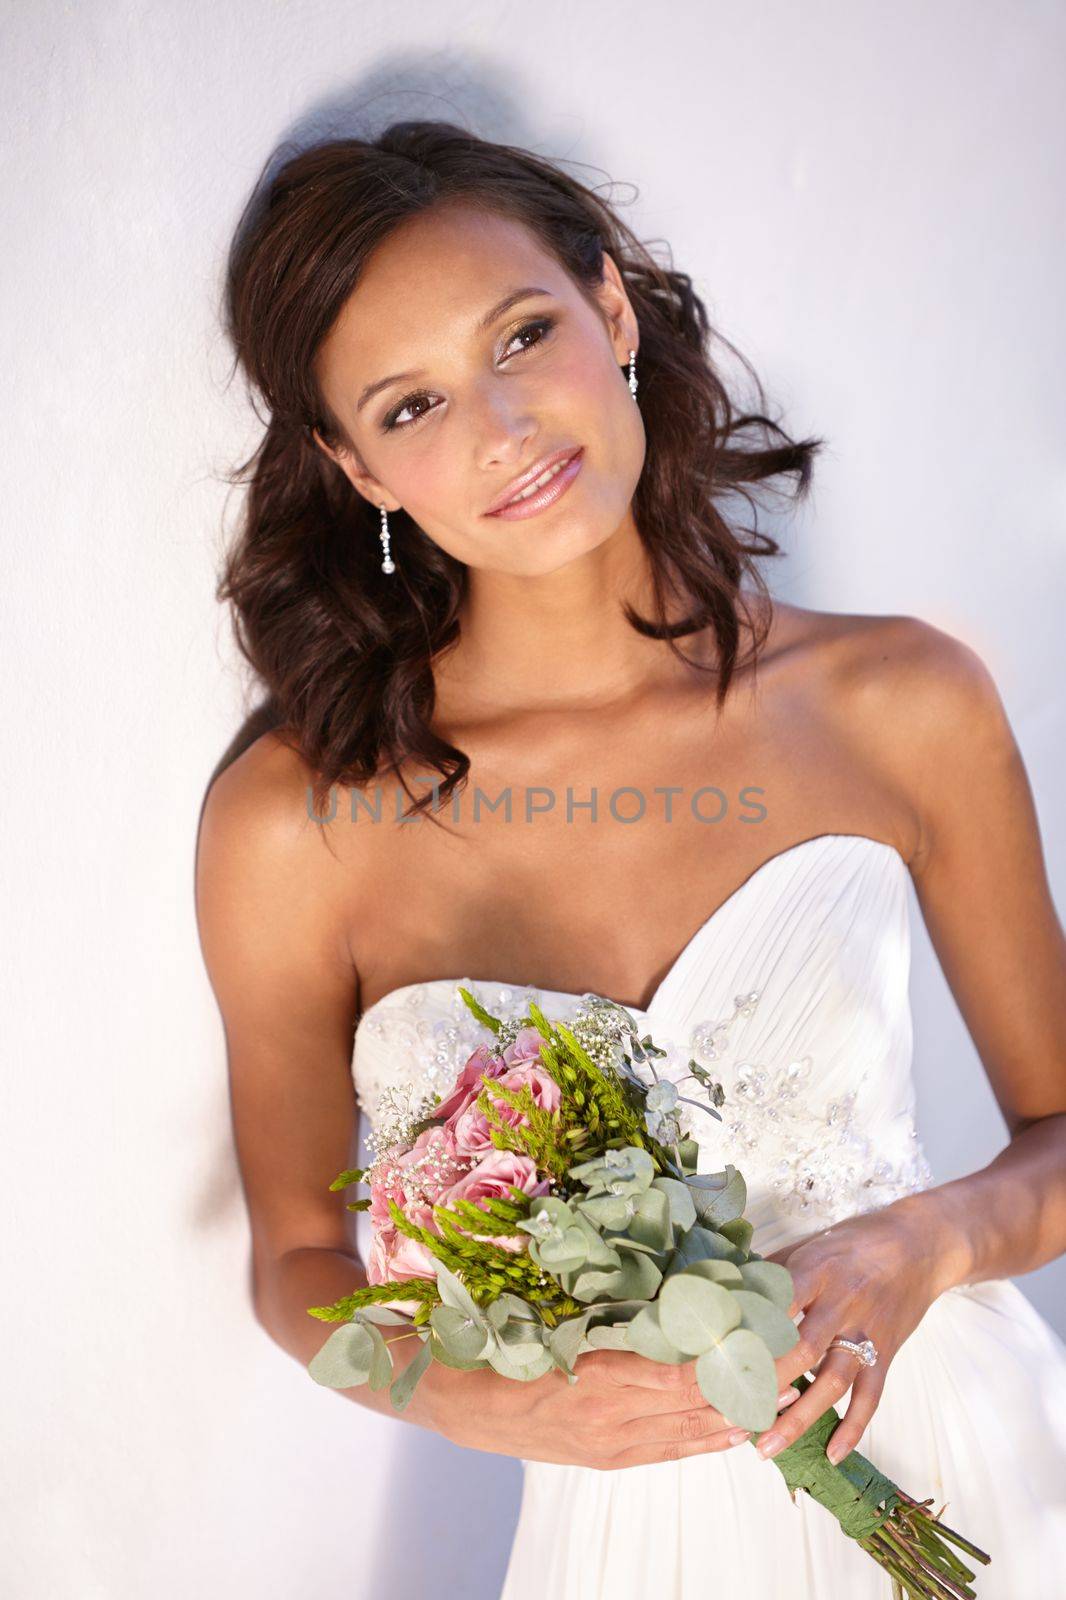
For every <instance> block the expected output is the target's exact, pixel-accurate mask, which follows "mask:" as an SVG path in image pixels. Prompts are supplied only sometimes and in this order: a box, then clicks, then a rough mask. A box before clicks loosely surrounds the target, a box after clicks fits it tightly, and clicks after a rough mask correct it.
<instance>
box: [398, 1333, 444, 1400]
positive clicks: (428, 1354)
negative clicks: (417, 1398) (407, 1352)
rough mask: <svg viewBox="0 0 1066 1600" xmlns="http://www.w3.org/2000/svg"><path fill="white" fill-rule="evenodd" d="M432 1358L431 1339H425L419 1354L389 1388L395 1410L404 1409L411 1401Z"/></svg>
mask: <svg viewBox="0 0 1066 1600" xmlns="http://www.w3.org/2000/svg"><path fill="white" fill-rule="evenodd" d="M432 1359H433V1352H432V1350H431V1349H430V1348H429V1339H428V1338H427V1339H425V1340H424V1341H423V1343H422V1348H421V1350H419V1352H418V1354H417V1355H416V1356H414V1357H413V1358H412V1359H411V1361H410V1362H409V1363H408V1364H407V1366H406V1367H405V1368H404V1369H403V1371H402V1372H401V1373H400V1375H399V1377H398V1378H395V1379H394V1380H393V1384H392V1387H391V1389H390V1390H389V1399H390V1400H391V1401H392V1405H393V1408H394V1410H396V1411H403V1410H404V1408H405V1407H406V1406H407V1405H408V1404H409V1403H410V1400H411V1396H412V1395H413V1394H414V1392H415V1390H416V1388H417V1387H418V1380H419V1378H421V1376H422V1374H423V1372H425V1370H426V1368H427V1367H428V1366H429V1363H430V1361H431V1360H432Z"/></svg>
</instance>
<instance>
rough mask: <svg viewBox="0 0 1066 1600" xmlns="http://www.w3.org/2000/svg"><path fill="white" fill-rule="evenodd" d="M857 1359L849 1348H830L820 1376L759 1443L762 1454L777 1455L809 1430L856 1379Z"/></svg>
mask: <svg viewBox="0 0 1066 1600" xmlns="http://www.w3.org/2000/svg"><path fill="white" fill-rule="evenodd" d="M856 1375H857V1363H856V1360H855V1357H854V1356H853V1355H851V1354H850V1353H849V1352H848V1351H847V1350H830V1352H829V1354H828V1355H827V1356H826V1358H825V1360H824V1361H823V1362H822V1364H821V1366H820V1367H819V1369H818V1376H817V1377H816V1378H815V1380H814V1382H813V1383H812V1384H811V1386H810V1388H809V1389H805V1390H804V1392H803V1394H801V1395H800V1397H799V1399H798V1400H797V1401H795V1402H794V1403H793V1404H792V1405H790V1406H789V1407H788V1410H787V1411H785V1412H783V1413H781V1414H780V1415H779V1417H778V1420H777V1421H776V1422H775V1423H774V1425H773V1428H772V1429H771V1430H770V1432H769V1433H764V1434H763V1435H762V1437H761V1438H760V1439H759V1442H758V1444H757V1445H756V1447H755V1448H756V1450H757V1451H758V1453H759V1455H760V1456H764V1457H765V1456H771V1455H777V1454H779V1452H780V1451H781V1450H784V1449H785V1448H786V1447H787V1446H788V1445H790V1444H792V1443H794V1441H795V1440H796V1439H798V1438H799V1436H800V1434H801V1433H806V1431H807V1429H808V1428H809V1427H810V1426H811V1424H812V1423H813V1422H817V1420H818V1418H819V1417H820V1416H821V1415H822V1413H823V1412H825V1411H827V1410H828V1409H829V1407H830V1406H831V1405H834V1404H835V1402H836V1401H837V1400H839V1399H840V1397H841V1395H843V1394H846V1393H847V1391H848V1390H849V1389H850V1388H851V1386H852V1384H853V1383H854V1382H855V1378H856Z"/></svg>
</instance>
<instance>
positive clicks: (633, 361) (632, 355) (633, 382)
mask: <svg viewBox="0 0 1066 1600" xmlns="http://www.w3.org/2000/svg"><path fill="white" fill-rule="evenodd" d="M629 392H630V394H631V395H632V396H633V399H634V400H635V399H636V398H637V352H636V351H635V350H631V351H630V352H629Z"/></svg>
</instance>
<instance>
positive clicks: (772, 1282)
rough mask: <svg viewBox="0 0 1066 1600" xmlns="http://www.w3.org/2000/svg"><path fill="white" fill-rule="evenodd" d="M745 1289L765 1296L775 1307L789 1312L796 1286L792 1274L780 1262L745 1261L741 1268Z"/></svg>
mask: <svg viewBox="0 0 1066 1600" xmlns="http://www.w3.org/2000/svg"><path fill="white" fill-rule="evenodd" d="M740 1275H741V1277H742V1278H743V1279H744V1287H745V1289H754V1290H755V1292H756V1294H764V1295H766V1297H767V1299H769V1300H772V1301H773V1302H774V1305H776V1306H780V1307H781V1310H782V1311H787V1310H788V1308H789V1306H790V1305H791V1304H792V1296H793V1294H794V1293H795V1286H794V1284H793V1282H792V1274H791V1272H789V1270H788V1268H787V1267H786V1266H783V1265H782V1263H781V1262H780V1261H745V1262H744V1263H743V1265H742V1266H741V1268H740Z"/></svg>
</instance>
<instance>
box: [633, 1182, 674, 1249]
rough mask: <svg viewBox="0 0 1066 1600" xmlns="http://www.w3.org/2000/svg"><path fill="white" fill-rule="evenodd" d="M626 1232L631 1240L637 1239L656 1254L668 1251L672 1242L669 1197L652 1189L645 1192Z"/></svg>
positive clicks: (660, 1191) (672, 1232)
mask: <svg viewBox="0 0 1066 1600" xmlns="http://www.w3.org/2000/svg"><path fill="white" fill-rule="evenodd" d="M627 1231H628V1233H629V1236H630V1238H631V1239H638V1240H639V1241H640V1242H641V1244H646V1245H650V1246H651V1247H652V1249H653V1250H655V1251H657V1252H660V1253H661V1252H662V1251H664V1250H667V1249H669V1247H670V1246H671V1245H672V1244H673V1242H674V1230H673V1225H672V1222H671V1214H670V1199H669V1196H668V1195H665V1194H664V1193H663V1191H662V1190H661V1189H656V1188H654V1187H652V1188H651V1189H648V1190H646V1191H645V1193H644V1194H642V1195H641V1197H640V1203H639V1205H638V1206H637V1210H636V1214H635V1216H634V1217H633V1220H632V1221H631V1222H630V1224H629V1228H628V1230H627Z"/></svg>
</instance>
